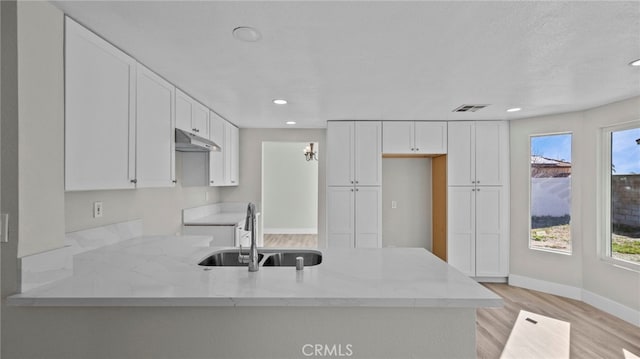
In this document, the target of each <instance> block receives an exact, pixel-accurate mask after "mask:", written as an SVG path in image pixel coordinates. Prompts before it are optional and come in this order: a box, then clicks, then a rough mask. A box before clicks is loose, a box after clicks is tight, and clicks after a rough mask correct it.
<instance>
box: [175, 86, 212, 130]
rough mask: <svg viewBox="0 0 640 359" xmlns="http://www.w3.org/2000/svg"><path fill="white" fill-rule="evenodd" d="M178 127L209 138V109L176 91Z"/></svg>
mask: <svg viewBox="0 0 640 359" xmlns="http://www.w3.org/2000/svg"><path fill="white" fill-rule="evenodd" d="M175 108H176V127H177V128H179V129H181V130H184V131H187V132H191V133H194V134H196V135H198V136H200V137H204V138H209V109H208V108H207V107H205V106H204V105H202V104H201V103H199V102H198V101H196V100H194V99H193V98H192V97H191V96H189V95H187V94H186V93H184V92H182V91H180V90H179V89H176V95H175Z"/></svg>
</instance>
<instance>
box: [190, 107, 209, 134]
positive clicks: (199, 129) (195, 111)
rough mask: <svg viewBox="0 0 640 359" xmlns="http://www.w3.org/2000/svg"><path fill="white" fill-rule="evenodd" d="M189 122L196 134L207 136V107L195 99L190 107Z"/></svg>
mask: <svg viewBox="0 0 640 359" xmlns="http://www.w3.org/2000/svg"><path fill="white" fill-rule="evenodd" d="M191 124H192V125H193V128H194V130H195V133H196V134H197V135H198V136H200V137H204V138H209V109H208V108H206V107H205V106H204V105H202V104H200V103H199V102H196V101H195V100H194V101H193V104H192V109H191Z"/></svg>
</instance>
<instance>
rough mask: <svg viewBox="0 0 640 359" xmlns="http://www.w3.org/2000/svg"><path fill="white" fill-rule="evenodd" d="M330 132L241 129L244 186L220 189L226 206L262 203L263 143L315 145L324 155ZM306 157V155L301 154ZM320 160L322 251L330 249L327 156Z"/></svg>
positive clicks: (319, 216)
mask: <svg viewBox="0 0 640 359" xmlns="http://www.w3.org/2000/svg"><path fill="white" fill-rule="evenodd" d="M326 133H327V131H326V129H267V128H241V129H240V184H239V185H238V186H237V187H223V188H220V201H222V202H245V201H251V202H261V201H262V143H263V142H315V143H318V148H319V149H320V151H322V149H323V148H325V146H326V140H325V138H326ZM301 153H302V151H301ZM318 157H319V159H318V247H319V248H324V247H326V235H325V232H326V220H325V218H326V206H325V203H326V195H325V192H326V191H325V187H326V180H325V177H326V174H325V173H326V172H325V171H326V160H325V158H326V156H322V153H320V154H319V156H318Z"/></svg>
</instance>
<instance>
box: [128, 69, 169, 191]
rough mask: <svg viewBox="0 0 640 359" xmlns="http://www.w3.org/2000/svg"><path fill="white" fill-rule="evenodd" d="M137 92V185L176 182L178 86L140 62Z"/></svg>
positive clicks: (153, 185) (165, 184) (162, 184)
mask: <svg viewBox="0 0 640 359" xmlns="http://www.w3.org/2000/svg"><path fill="white" fill-rule="evenodd" d="M136 93H137V96H136V121H137V130H136V148H137V150H136V180H137V183H136V186H137V187H138V188H142V187H170V186H173V185H174V183H175V142H174V131H175V118H174V111H173V105H174V95H175V88H174V86H173V85H172V84H170V83H169V82H167V81H165V80H164V79H162V78H161V77H159V76H158V75H156V74H154V73H153V72H151V71H150V70H149V69H147V68H146V67H144V66H142V65H140V64H138V69H137V91H136Z"/></svg>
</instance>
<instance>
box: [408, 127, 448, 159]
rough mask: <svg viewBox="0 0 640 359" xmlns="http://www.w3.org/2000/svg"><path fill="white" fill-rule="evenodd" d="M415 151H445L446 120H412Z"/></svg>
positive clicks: (429, 152) (433, 152) (439, 152)
mask: <svg viewBox="0 0 640 359" xmlns="http://www.w3.org/2000/svg"><path fill="white" fill-rule="evenodd" d="M414 138H415V153H419V154H444V153H447V123H446V122H414Z"/></svg>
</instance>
